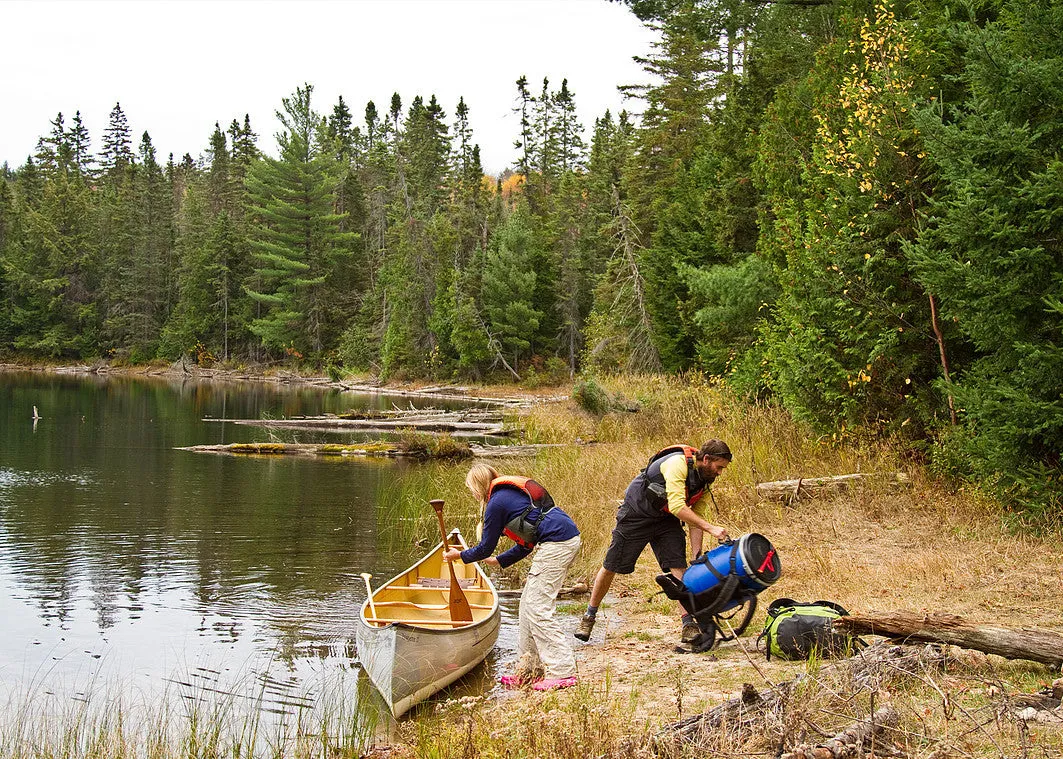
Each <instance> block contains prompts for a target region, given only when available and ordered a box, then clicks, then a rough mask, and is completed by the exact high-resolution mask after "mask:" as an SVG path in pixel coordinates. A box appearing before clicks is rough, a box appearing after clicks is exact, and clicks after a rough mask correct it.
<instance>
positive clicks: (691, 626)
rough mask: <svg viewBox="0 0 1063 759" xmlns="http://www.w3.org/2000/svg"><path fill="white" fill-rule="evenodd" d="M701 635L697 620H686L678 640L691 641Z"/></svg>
mask: <svg viewBox="0 0 1063 759" xmlns="http://www.w3.org/2000/svg"><path fill="white" fill-rule="evenodd" d="M700 637H701V628H700V627H699V626H698V623H697V622H687V623H686V624H685V625H683V637H681V638H680V640H681V641H682V642H683V643H693V642H694V641H696V640H697V639H698V638H700Z"/></svg>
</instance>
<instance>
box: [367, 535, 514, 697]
mask: <svg viewBox="0 0 1063 759" xmlns="http://www.w3.org/2000/svg"><path fill="white" fill-rule="evenodd" d="M448 542H449V543H450V544H451V545H453V546H460V547H465V541H464V540H463V539H462V537H461V533H459V532H458V531H457V530H455V531H454V532H452V533H451V535H450V537H449V540H448ZM442 552H443V548H442V543H439V544H438V545H437V546H436V547H435V548H434V549H433V550H432V551H430V552H429V553H428V554H427V555H426V556H425V557H424V558H422V559H421V560H420V561H419V562H417V564H415V565H414V566H413V567H411V568H410V569H408V570H406V571H405V572H403V573H402V574H400V575H398V576H396V577H394V578H393V579H391V580H389V581H388V582H387V583H386V584H384V585H382V586H381V587H379V588H377V589H376V590H375V591H373V595H372V597H371V599H366V601H365V602H364V603H363V604H362V609H361V614H360V615H359V624H358V630H357V633H356V642H357V645H358V659H359V661H360V662H361V664H362V668H363V669H365V671H366V674H367V675H368V676H369V680H370V681H371V682H372V683H373V685H374V686H375V687H376V689H377V690H378V691H380V694H381V695H382V696H383V697H384V700H385V701H386V702H387V704H388V705H389V706H390V707H391V713H392V714H393V715H394V716H395V717H400V716H402V715H403V714H404V713H405V712H406V711H408V710H409V709H410V708H411V707H412V706H414V705H416V704H418V703H419V702H421V701H423V700H424V699H426V698H428V697H429V696H431V695H432V694H434V693H436V692H438V691H440V690H442V689H443V688H445V687H447V686H448V685H450V684H451V683H453V682H455V681H456V680H457V679H458V678H460V677H462V676H463V675H465V674H466V673H467V672H469V671H470V670H472V669H473V668H475V667H476V666H477V665H478V664H480V663H481V662H482V661H483V660H484V659H485V658H486V657H487V654H488V653H490V651H491V649H492V648H493V647H494V645H495V641H496V640H497V639H498V631H499V626H500V623H501V611H500V608H499V605H498V594H497V591H496V590H495V588H494V585H493V584H492V583H491V580H490V579H489V578H488V577H487V575H486V574H485V573H484V572H483V570H481V569H480V567H479V565H477V564H472V565H468V566H466V565H464V564H461V563H460V562H456V563H455V570H456V571H457V573H458V576H459V578H460V581H461V583H462V586H463V587H464V589H465V593H466V596H467V598H468V599H469V601H470V603H471V605H472V607H473V614H474V618H473V621H472V622H471V623H457V624H454V623H452V622H451V621H450V620H451V617H450V609H449V604H447V603H446V600H447V598H448V596H449V567H447V566H446V565H445V564H444V563H443V562H442V561H441V558H440V557H441V556H442ZM440 576H443V577H445V578H448V579H447V580H446V583H447V587H446V588H442V587H440V586H439V582H440V580H439V578H440ZM422 583H426V584H425V585H422ZM427 583H436V584H435V585H427ZM466 585H468V587H465V586H466ZM371 600H372V603H370V601H371ZM406 617H415V619H406V620H405V621H392V622H388V621H387V620H388V619H392V620H400V619H403V618H406Z"/></svg>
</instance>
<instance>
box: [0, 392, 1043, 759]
mask: <svg viewBox="0 0 1063 759" xmlns="http://www.w3.org/2000/svg"><path fill="white" fill-rule="evenodd" d="M598 382H599V384H600V389H601V390H602V392H603V393H604V394H605V396H606V400H607V401H608V402H607V403H606V406H605V407H604V408H597V409H596V413H591V412H588V411H586V410H584V408H583V407H581V406H579V405H578V404H577V403H575V402H574V401H561V402H557V401H552V402H544V403H541V404H538V405H533V406H532V407H530V408H528V409H525V410H523V411H522V412H521V414H520V416H521V418H520V424H521V427H522V428H523V430H524V440H523V441H522V442H528V443H536V444H561V445H550V446H547V447H544V448H541V449H539V452H538V453H537V454H536V455H535V456H534V457H528V458H523V459H508V458H507V459H505V460H501V461H499V462H497V466H498V467H499V468H500V469H502V470H505V471H506V472H507V473H513V474H522V475H526V476H531V477H534V478H535V479H536V480H539V481H540V482H542V483H543V484H544V485H546V487H547V488H548V489H549V490H550V492H551V494H552V495H553V497H554V499H555V501H556V502H557V504H558V505H559V506H560V507H562V508H563V509H565V510H566V511H567V512H568V513H570V514H571V515H572V516H573V517H574V518H575V519H576V521H577V523H578V524H579V526H580V528H581V531H582V534H583V541H584V542H583V548H582V550H581V553H580V555H579V557H578V559H577V562H576V564H575V565H574V566H573V568H572V569H571V570H570V576H569V582H568V583H567V584H573V583H575V582H577V581H580V580H587V579H589V578H590V577H592V576H593V573H594V572H595V571H596V570H597V568H598V567H599V566H600V562H601V559H602V556H603V555H604V552H605V548H606V546H607V545H608V541H609V537H610V532H611V530H612V527H613V523H614V517H615V512H616V507H617V505H618V502H619V500H620V498H621V497H622V495H623V492H624V489H625V487H626V486H627V484H628V482H629V481H630V480H631V478H632V477H633V476H634V475H635V474H636V473H637V472H638V471H639V469H641V468H642V467H643V466H645V464H646V460H647V458H648V457H649V455H650V454H651V453H653V452H654V451H656V450H658V449H659V448H661V447H663V446H665V445H668V444H670V443H676V442H685V443H690V444H692V445H699V444H700V443H702V442H703V441H704V440H705V439H707V438H710V437H715V438H720V439H723V440H725V441H727V442H728V444H729V445H730V447H731V449H732V451H733V452H734V461H733V462H732V464H731V465H730V466H729V467H728V468H727V470H726V471H725V472H724V474H723V475H722V476H721V477H720V479H719V480H718V481H717V482H716V483H715V485H714V486H713V495H714V500H709V501H708V502H707V504H706V517H707V518H708V519H709V521H710V522H714V523H717V524H721V525H723V526H725V527H726V528H727V530H728V531H729V532H730V534H731V535H733V536H738V535H740V534H743V533H746V532H753V531H755V532H759V533H762V534H764V535H766V536H768V537H769V538H770V539H771V541H772V543H773V544H774V546H775V547H776V548H777V549H778V551H779V555H780V556H781V558H782V562H783V568H784V569H783V576H782V578H781V579H780V580H779V581H778V582H777V583H776V584H775V585H773V586H772V587H771V588H770V589H769V590H768V591H765V593H764V594H762V598H761V611H758V613H757V615H756V616H755V617H754V620H753V623H752V624H751V625H750V628H749V632H747V633H746V635H745V636H744V637H742V638H740V639H739V640H738V641H735V642H730V643H726V644H723V645H720V646H718V647H716V648H714V649H713V650H712V651H710V652H708V653H705V654H680V653H677V651H676V648H675V645H676V643H678V638H679V620H678V615H677V611H676V606H675V604H674V603H673V602H670V601H667V600H666V599H663V598H662V597H661V596H654V593H655V592H656V590H657V586H656V584H655V583H654V581H653V576H654V575H655V574H656V573H657V571H659V570H658V569H657V568H656V567H655V566H654V563H653V560H652V555H651V554H650V552H649V551H647V552H646V555H644V556H643V558H642V560H641V561H640V563H639V565H638V568H637V570H636V572H635V573H634V574H633V575H630V576H624V577H619V578H618V579H617V581H616V583H614V586H613V592H612V593H611V594H610V596H609V597H608V598H607V601H606V604H605V605H604V606H603V609H602V612H601V613H600V621H599V625H598V627H597V628H596V630H595V634H594V636H592V640H591V643H590V644H588V645H583V644H579V643H577V642H576V641H575V640H574V639H573V641H572V643H573V645H574V646H576V647H577V657H578V663H579V674H580V684H579V685H578V686H577V687H575V688H572V689H568V690H565V691H560V692H555V693H537V692H531V691H528V692H523V691H517V692H505V691H501V690H498V689H495V690H492V691H489V692H487V693H485V694H483V695H481V696H476V697H465V698H462V699H454V700H447V699H445V698H444V699H437V700H435V701H433V702H428V703H426V704H424V705H422V706H421V707H420V708H418V709H416V710H414V711H413V712H412V713H411V714H410V715H409V716H408V717H407V718H405V719H403V720H402V721H400V722H399V723H398V724H397V725H396V726H394V728H393V729H392V730H390V731H385V732H381V731H379V730H378V729H377V726H376V725H373V726H372V729H367V727H366V725H368V724H369V721H368V720H367V719H366V718H363V717H359V716H357V715H356V714H355V710H354V709H353V708H352V707H351V706H350V705H348V704H342V703H335V704H333V705H332V706H330V707H328V708H320V707H321V706H322V705H320V704H319V705H318V708H316V709H312V710H307V711H306V712H305V714H303V715H302V716H301V717H300V719H299V720H297V724H291V725H289V732H288V733H286V734H285V735H284V736H282V735H280V734H277V735H276V736H275V737H274V736H271V737H269V738H268V739H266V740H265V741H263V740H262V727H261V726H260V725H259V724H258V723H256V722H254V721H248V719H243V718H240V719H237V718H234V712H233V711H232V710H231V709H229V708H228V707H227V705H226V702H225V701H224V699H219V700H218V701H217V702H216V703H212V702H211V701H210V700H209V699H205V700H203V701H200V702H198V703H197V704H196V705H195V707H194V708H183V709H175V708H173V707H166V708H163V707H161V706H160V709H161V711H158V712H156V713H154V714H152V715H149V718H148V719H146V720H143V719H140V718H139V716H138V715H139V714H141V711H140V710H139V709H136V710H134V709H127V708H126V707H124V706H122V705H119V704H114V705H112V706H111V707H110V708H108V709H102V710H101V711H98V712H92V711H91V710H88V709H74V710H71V711H69V713H66V714H60V715H58V718H57V719H49V720H47V721H43V720H42V719H41V715H39V714H38V713H36V712H34V710H33V709H31V708H28V707H22V710H21V711H18V710H17V709H16V710H15V711H11V709H12V708H13V707H10V706H9V708H8V711H9V716H10V715H11V714H14V715H15V719H14V720H6V721H5V723H4V726H3V731H4V732H3V733H2V735H0V756H2V757H19V759H22V758H23V757H26V758H27V759H29V758H30V757H33V758H36V757H60V756H62V757H71V759H78V758H80V757H85V758H93V759H95V758H96V757H114V758H115V759H124V758H125V757H142V756H143V757H158V758H159V759H170V757H244V756H252V755H254V756H259V755H262V756H276V757H329V759H333V758H335V759H340V758H344V757H359V756H377V757H411V758H412V757H440V758H443V757H510V756H513V757H573V758H575V757H580V758H582V757H587V756H607V757H651V756H661V757H699V759H700V758H703V757H706V756H715V757H739V756H743V757H745V756H779V755H782V754H784V753H790V754H791V755H793V756H797V754H796V753H795V752H796V751H799V750H801V751H803V750H804V748H802V747H805V748H807V747H809V746H816V745H818V744H820V743H825V742H827V741H829V740H830V739H831V738H832V737H833V736H835V735H842V734H846V735H849V734H858V733H860V732H861V731H860V729H859V727H860V725H862V724H864V723H868V722H869V721H871V720H872V716H873V715H876V714H886V713H887V712H884V711H882V710H883V709H884V708H886V707H888V710H889V711H888V713H889V714H890V715H892V716H891V718H890V719H891V722H890V725H889V727H888V731H886V732H876V733H874V734H875V735H876V736H877V737H876V738H875V741H877V742H876V743H875V744H874V745H871V746H862V747H861V748H860V750H861V751H863V752H864V754H863V755H872V754H873V755H875V756H905V757H912V758H915V757H922V758H924V759H931V758H933V759H943V757H947V756H948V757H975V756H978V757H981V756H986V757H1018V756H1023V757H1052V756H1058V755H1060V753H1061V752H1063V714H1061V715H1060V720H1059V721H1058V722H1053V721H1052V720H1053V714H1052V713H1051V710H1042V709H1035V710H1034V711H1032V712H1031V711H1030V709H1031V708H1032V707H1031V706H1030V705H1029V704H1030V702H1029V700H1028V698H1029V697H1031V696H1032V695H1033V694H1036V693H1038V692H1039V691H1040V690H1042V689H1044V688H1045V687H1046V686H1049V685H1050V684H1051V683H1052V681H1053V680H1055V679H1056V678H1059V677H1060V672H1059V671H1058V670H1057V671H1052V670H1051V668H1048V667H1046V666H1044V665H1040V664H1036V663H1032V662H1023V661H1009V660H1005V659H1001V658H999V657H994V656H987V655H985V654H981V653H979V652H974V651H966V650H962V649H955V648H953V649H947V648H946V649H942V650H940V651H937V652H935V653H934V654H933V655H928V656H923V655H921V654H920V655H913V656H912V657H910V660H911V661H912V662H914V663H913V664H912V666H910V667H905V668H899V667H895V666H886V667H884V668H882V669H880V670H867V668H865V669H864V670H862V671H863V672H867V671H872V672H873V674H872V675H870V676H866V677H865V676H864V675H861V676H860V677H857V676H856V675H855V674H854V670H853V668H851V667H848V666H847V665H845V664H843V663H839V662H823V661H815V660H814V661H811V662H786V661H779V660H777V659H772V660H771V661H770V662H768V661H765V660H764V656H763V654H762V653H760V652H758V651H757V650H756V645H755V633H756V631H758V630H759V629H760V626H761V624H762V622H763V619H764V615H763V608H764V607H766V605H767V603H768V602H769V601H770V600H771V599H772V598H775V597H782V596H788V597H791V598H795V599H798V600H808V601H810V600H816V599H820V598H823V599H829V600H833V601H837V602H839V603H841V604H842V605H844V606H845V607H846V608H848V609H849V610H850V611H853V612H858V611H870V610H890V609H906V610H914V611H920V610H922V611H933V612H946V613H951V614H957V615H961V616H964V617H966V618H968V619H970V620H972V621H973V622H976V623H977V622H981V623H986V622H992V623H993V624H995V625H997V626H1014V627H1021V626H1031V627H1041V628H1044V629H1047V630H1054V631H1057V632H1061V631H1063V617H1061V616H1060V607H1059V588H1060V587H1063V563H1061V562H1060V561H1059V557H1060V555H1063V538H1061V533H1060V531H1059V529H1058V527H1053V526H1052V525H1046V524H1043V523H1042V524H1040V525H1037V526H1036V527H1037V528H1036V529H1034V528H1033V527H1032V526H1030V525H1024V524H1023V523H1022V521H1021V520H1020V519H1019V518H1017V517H1016V516H1015V515H1012V514H1009V513H1007V512H1006V511H1005V510H1003V509H1002V508H1001V507H1000V506H999V505H998V504H996V503H993V502H991V501H989V500H986V499H985V498H983V497H981V496H979V495H978V494H976V493H974V492H969V491H967V490H965V489H963V488H957V487H952V486H951V485H950V484H949V483H945V482H941V481H938V480H936V479H934V478H933V477H932V476H930V474H928V473H927V472H926V471H924V470H923V469H922V468H921V467H920V466H919V465H918V463H914V461H913V459H912V458H910V457H909V456H908V454H907V453H906V452H905V451H904V450H902V449H900V448H898V447H895V446H894V445H892V444H891V442H890V441H889V440H882V439H874V438H870V437H863V438H857V437H853V438H851V439H846V440H828V439H823V438H820V437H818V436H816V435H814V434H812V433H811V432H810V431H809V430H808V429H806V428H804V427H802V426H801V425H799V424H796V423H795V422H793V421H792V420H791V419H790V418H789V417H788V415H786V414H785V413H784V412H782V411H780V410H779V409H778V408H776V407H774V406H772V405H770V404H752V405H751V404H748V403H745V402H743V401H740V400H738V399H735V398H733V397H730V396H728V395H727V394H726V393H725V392H723V391H720V390H718V389H717V388H715V387H714V386H712V385H711V384H710V383H708V382H705V381H703V380H701V379H698V378H693V377H686V378H665V377H656V376H653V377H618V378H605V379H600V380H598ZM467 468H468V463H467V462H464V463H458V462H429V463H426V464H423V465H418V466H415V467H412V468H410V469H408V470H406V471H404V475H403V477H402V479H401V481H396V482H395V483H393V484H392V485H391V487H390V488H389V489H388V491H387V492H386V494H385V498H384V501H383V502H382V504H381V505H380V507H379V508H380V509H381V514H382V515H384V514H386V515H388V517H389V518H390V519H391V520H392V521H391V525H392V526H391V527H390V528H389V529H388V530H387V531H385V532H384V533H383V534H382V536H381V540H382V541H383V542H385V543H390V542H395V543H397V544H398V543H402V544H408V543H409V542H410V541H413V542H417V541H419V540H429V539H430V540H435V539H437V538H438V536H437V535H436V536H435V537H433V534H434V533H433V530H434V531H435V532H438V526H437V525H436V524H435V515H434V514H433V513H432V512H431V510H430V509H428V508H427V506H426V505H425V504H426V503H427V500H428V499H429V498H443V499H446V501H447V509H448V520H449V522H450V523H451V524H456V525H457V526H459V527H460V528H461V529H462V530H463V531H465V532H466V534H469V535H472V534H475V526H476V523H477V521H478V519H479V516H480V515H479V506H478V505H477V504H476V503H475V502H474V501H473V499H472V498H471V497H470V496H469V495H468V493H467V492H466V491H465V489H464V485H463V478H464V474H465V472H466V470H467ZM861 472H898V473H901V474H903V475H904V478H905V480H906V483H905V487H903V488H898V487H895V483H889V482H886V481H885V479H883V478H871V477H869V478H863V479H862V481H861V484H860V486H854V487H851V488H846V489H844V490H838V491H830V492H824V493H821V494H816V495H814V496H811V495H810V496H809V497H807V498H805V497H802V498H801V499H798V500H796V501H794V500H778V499H765V498H762V497H760V496H758V493H757V489H756V486H757V484H758V483H762V482H768V481H782V480H792V479H810V478H817V477H833V476H838V475H845V474H853V473H861ZM527 563H528V562H522V563H519V564H518V565H516V567H514V568H511V569H510V570H508V571H507V572H505V573H503V574H502V575H501V577H500V578H499V579H500V581H501V584H502V586H503V587H507V586H508V587H515V586H519V584H520V582H521V579H522V578H521V573H522V572H525V571H526V566H524V565H526V564H527ZM559 610H560V612H561V613H568V614H571V615H572V616H571V617H569V618H568V619H567V620H566V622H567V623H568V624H569V625H570V626H572V627H574V626H575V622H576V617H575V614H578V613H579V612H580V611H581V610H582V602H581V601H579V600H578V599H577V600H576V601H566V602H564V603H563V604H562V605H561V606H560V608H559ZM876 673H877V674H876ZM868 677H870V679H868ZM861 678H862V679H861ZM743 693H746V694H753V695H757V697H761V698H762V696H761V695H760V694H765V693H770V694H775V695H776V696H777V697H778V698H777V699H774V700H772V704H773V707H772V708H771V709H767V710H761V711H760V712H757V713H756V714H754V710H746V711H741V709H740V707H739V709H740V713H741V714H744V715H746V716H744V717H742V718H740V719H739V718H734V719H725V720H722V721H715V722H711V729H708V730H704V731H686V732H684V728H681V727H677V726H680V725H682V724H692V723H690V722H688V721H689V720H691V719H694V718H697V717H698V715H703V714H707V713H710V712H712V710H717V709H721V708H723V707H725V706H726V707H727V709H730V708H731V707H730V706H727V705H729V704H734V703H736V702H737V703H738V704H741V703H742V696H743ZM750 698H752V695H750ZM1024 699H1025V700H1024ZM762 700H763V698H762ZM12 703H14V702H12ZM28 703H29V702H27V704H28ZM183 703H186V705H187V702H183ZM15 706H17V704H15ZM727 709H725V710H724V711H722V712H720V713H727V714H732V713H738V712H731V711H727ZM695 721H697V720H696V719H695ZM703 723H704V724H710V723H709V721H704V720H703ZM854 725H855V726H856V728H857V729H855V730H850V728H853V726H854ZM164 727H165V729H164ZM847 731H849V732H847ZM252 733H253V734H254V735H255V736H256V740H255V741H254V742H252V741H250V739H249V737H248V736H249V735H251V734H252ZM809 750H810V751H811V749H809ZM263 752H264V753H263ZM810 755H811V754H810ZM854 755H855V754H854Z"/></svg>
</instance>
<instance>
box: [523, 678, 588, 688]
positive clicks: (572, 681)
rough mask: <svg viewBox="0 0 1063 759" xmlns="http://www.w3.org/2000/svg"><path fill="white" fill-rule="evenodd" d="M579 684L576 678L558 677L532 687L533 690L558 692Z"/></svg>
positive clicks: (542, 681) (541, 681)
mask: <svg viewBox="0 0 1063 759" xmlns="http://www.w3.org/2000/svg"><path fill="white" fill-rule="evenodd" d="M578 682H579V680H577V679H576V678H575V677H558V678H552V679H549V680H540V681H539V682H537V683H535V684H534V685H532V690H558V689H560V688H571V687H572V686H573V685H576V684H577V683H578Z"/></svg>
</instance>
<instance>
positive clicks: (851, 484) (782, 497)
mask: <svg viewBox="0 0 1063 759" xmlns="http://www.w3.org/2000/svg"><path fill="white" fill-rule="evenodd" d="M868 482H874V483H876V484H884V485H886V486H888V487H906V486H907V485H908V475H906V474H904V472H866V473H859V472H858V473H856V474H839V475H836V476H833V477H802V478H799V479H796V480H776V481H774V482H760V483H757V495H758V496H759V497H760V498H765V499H768V500H776V501H786V502H787V503H793V502H795V501H799V500H801V499H802V498H805V497H808V498H815V497H817V496H820V495H826V494H829V493H840V492H845V491H848V490H852V489H853V488H856V487H859V486H862V485H864V484H867V483H868Z"/></svg>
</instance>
